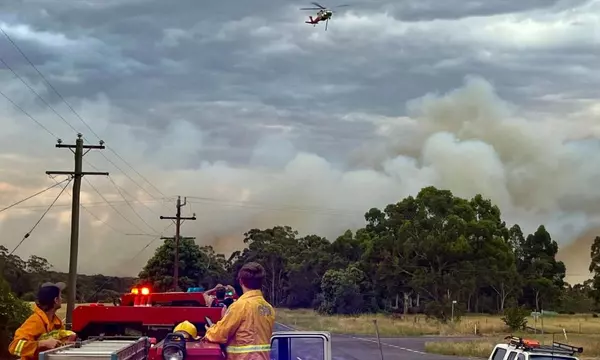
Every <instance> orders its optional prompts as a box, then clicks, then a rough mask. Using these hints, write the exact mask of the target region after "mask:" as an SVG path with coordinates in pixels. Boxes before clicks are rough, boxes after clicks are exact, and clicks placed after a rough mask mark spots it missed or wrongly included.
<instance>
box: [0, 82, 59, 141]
mask: <svg viewBox="0 0 600 360" xmlns="http://www.w3.org/2000/svg"><path fill="white" fill-rule="evenodd" d="M0 95H2V97H4V98H5V99H6V100H8V102H10V103H11V104H12V105H13V106H14V107H15V108H17V109H19V110H20V111H21V112H22V113H23V114H25V116H27V117H28V118H29V119H31V120H32V121H33V122H34V123H36V124H38V126H39V127H41V128H42V129H44V130H46V132H47V133H48V134H50V135H52V137H54V138H55V139H58V136H57V135H56V134H55V133H53V132H52V131H50V130H49V129H48V128H47V127H46V126H44V124H42V123H41V122H39V121H37V120H36V119H35V118H34V117H33V116H31V115H30V114H29V113H28V112H27V111H25V109H23V108H22V107H21V106H19V105H18V104H17V103H16V102H14V101H13V100H12V99H11V98H9V97H8V96H7V95H6V94H5V93H3V92H2V90H0Z"/></svg>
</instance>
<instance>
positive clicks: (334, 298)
mask: <svg viewBox="0 0 600 360" xmlns="http://www.w3.org/2000/svg"><path fill="white" fill-rule="evenodd" d="M365 281H366V277H365V274H364V273H363V272H362V271H361V270H360V269H359V268H358V267H356V266H352V265H351V266H349V267H348V268H346V269H343V270H327V271H326V272H325V274H324V275H323V279H322V280H321V289H322V291H323V294H322V300H321V304H320V306H319V311H320V312H322V313H325V314H356V313H361V312H363V311H365V310H366V307H365V299H364V296H363V294H362V292H361V284H362V283H363V282H365Z"/></svg>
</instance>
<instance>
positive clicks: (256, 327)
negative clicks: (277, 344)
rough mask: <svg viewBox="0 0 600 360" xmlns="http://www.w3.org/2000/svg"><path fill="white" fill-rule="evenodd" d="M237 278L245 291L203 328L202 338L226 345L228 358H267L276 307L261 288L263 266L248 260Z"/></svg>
mask: <svg viewBox="0 0 600 360" xmlns="http://www.w3.org/2000/svg"><path fill="white" fill-rule="evenodd" d="M237 278H238V281H239V283H240V285H241V287H242V290H243V292H244V294H243V295H242V296H240V298H239V299H237V301H235V302H234V303H233V304H231V306H230V307H229V308H228V309H227V310H226V312H225V315H224V316H223V318H222V319H221V320H220V321H219V322H217V323H216V324H214V325H213V326H211V327H209V328H208V329H207V330H206V335H205V337H204V340H206V341H209V342H213V343H218V344H223V345H225V346H224V347H225V351H226V353H227V359H228V360H250V359H251V360H270V351H271V334H272V333H273V326H274V325H275V310H274V309H273V307H272V306H271V305H270V304H269V303H268V302H267V301H266V300H265V299H264V297H263V294H262V291H261V290H260V289H261V288H262V286H263V281H264V278H265V269H264V268H263V267H262V265H260V264H258V263H255V262H251V263H247V264H245V265H244V266H243V267H242V268H241V269H240V271H239V272H238V277H237Z"/></svg>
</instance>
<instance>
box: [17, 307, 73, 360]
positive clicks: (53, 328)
mask: <svg viewBox="0 0 600 360" xmlns="http://www.w3.org/2000/svg"><path fill="white" fill-rule="evenodd" d="M52 320H53V321H52V323H51V322H50V320H48V316H46V313H45V312H44V311H43V310H42V309H40V308H39V307H38V306H37V305H35V306H34V308H33V314H32V315H31V316H30V317H29V318H27V320H25V322H24V323H23V324H22V325H21V327H20V328H18V329H17V331H15V337H14V339H13V341H12V342H11V343H10V345H9V346H8V351H9V352H10V353H11V354H12V355H15V356H19V357H20V358H21V360H32V359H37V355H38V353H39V352H40V350H42V349H38V341H40V340H44V339H47V338H49V337H54V338H60V331H61V330H64V325H63V322H62V321H61V320H60V319H59V317H58V316H54V319H52Z"/></svg>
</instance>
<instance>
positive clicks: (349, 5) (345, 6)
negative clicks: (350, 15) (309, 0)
mask: <svg viewBox="0 0 600 360" xmlns="http://www.w3.org/2000/svg"><path fill="white" fill-rule="evenodd" d="M347 6H350V5H338V6H334V8H340V7H347Z"/></svg>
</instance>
